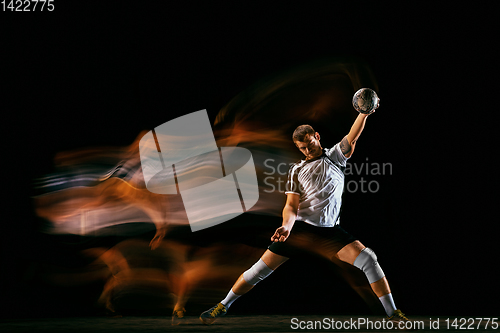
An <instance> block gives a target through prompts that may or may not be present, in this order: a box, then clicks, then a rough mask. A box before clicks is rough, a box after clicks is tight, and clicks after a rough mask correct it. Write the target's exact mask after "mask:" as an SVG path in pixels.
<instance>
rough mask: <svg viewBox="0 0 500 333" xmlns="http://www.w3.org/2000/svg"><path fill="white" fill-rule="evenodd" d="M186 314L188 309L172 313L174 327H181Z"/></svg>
mask: <svg viewBox="0 0 500 333" xmlns="http://www.w3.org/2000/svg"><path fill="white" fill-rule="evenodd" d="M185 313H186V309H184V308H181V309H177V310H174V312H172V325H179V324H180V323H181V322H183V321H184V319H185V318H184V314H185Z"/></svg>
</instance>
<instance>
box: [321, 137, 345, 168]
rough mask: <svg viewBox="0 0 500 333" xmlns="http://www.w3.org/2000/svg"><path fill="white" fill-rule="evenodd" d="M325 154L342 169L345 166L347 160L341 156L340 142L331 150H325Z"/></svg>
mask: <svg viewBox="0 0 500 333" xmlns="http://www.w3.org/2000/svg"><path fill="white" fill-rule="evenodd" d="M325 153H326V155H328V157H329V158H330V159H331V160H332V161H334V162H335V163H338V164H339V165H341V166H344V167H345V166H346V162H347V160H348V159H349V158H348V157H345V155H344V154H342V151H341V150H340V142H339V143H337V144H336V145H335V146H333V147H332V148H330V149H327V150H326V152H325Z"/></svg>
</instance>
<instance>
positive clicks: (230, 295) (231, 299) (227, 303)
mask: <svg viewBox="0 0 500 333" xmlns="http://www.w3.org/2000/svg"><path fill="white" fill-rule="evenodd" d="M240 296H241V295H236V294H235V293H233V289H231V290H229V293H228V294H227V296H226V298H224V299H223V300H222V301H221V303H222V305H224V306H225V307H226V309H228V308H229V307H230V306H231V304H233V302H234V301H236V300H237V299H238V297H240Z"/></svg>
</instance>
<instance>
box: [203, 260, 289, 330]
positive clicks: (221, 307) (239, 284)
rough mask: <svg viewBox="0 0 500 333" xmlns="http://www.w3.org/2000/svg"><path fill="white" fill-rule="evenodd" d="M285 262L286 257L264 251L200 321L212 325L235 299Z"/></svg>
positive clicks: (204, 313)
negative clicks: (224, 296)
mask: <svg viewBox="0 0 500 333" xmlns="http://www.w3.org/2000/svg"><path fill="white" fill-rule="evenodd" d="M287 260H288V258H287V257H284V256H280V255H278V254H276V253H274V252H271V251H269V250H266V252H264V254H263V255H262V257H260V259H259V261H257V262H256V263H255V264H254V265H253V266H252V267H250V268H249V269H248V270H246V271H245V272H243V274H241V275H240V277H239V278H238V280H236V282H235V283H234V285H233V287H232V288H231V290H229V293H228V294H227V296H226V298H224V299H223V300H222V301H221V302H220V303H219V304H217V305H216V306H214V307H213V308H211V309H210V310H208V311H205V312H203V313H202V314H201V316H200V319H201V321H202V322H203V323H204V324H207V325H210V324H212V323H213V322H214V321H215V319H216V318H217V317H218V316H220V315H224V314H226V312H227V309H228V308H229V307H230V306H231V304H233V302H234V301H235V300H236V299H238V298H239V297H240V296H242V295H244V294H246V293H247V292H249V291H250V290H251V289H252V288H253V287H254V286H255V285H256V284H257V283H259V282H260V281H262V280H263V279H265V278H266V277H267V276H269V275H270V274H271V273H272V272H273V271H274V270H276V268H278V267H279V266H280V265H281V264H282V263H284V262H285V261H287Z"/></svg>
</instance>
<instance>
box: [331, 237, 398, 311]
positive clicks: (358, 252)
mask: <svg viewBox="0 0 500 333" xmlns="http://www.w3.org/2000/svg"><path fill="white" fill-rule="evenodd" d="M337 257H338V258H339V259H340V260H342V261H344V262H347V263H349V264H351V265H353V266H355V267H357V268H359V269H361V270H362V271H363V272H364V273H365V274H366V277H367V278H368V282H370V286H371V288H372V290H373V292H374V293H375V295H377V297H378V298H379V300H380V302H381V303H382V305H383V306H384V309H385V312H386V313H387V315H388V316H389V317H391V316H392V315H393V314H394V312H395V311H396V310H397V308H396V305H395V304H394V300H393V298H392V294H391V289H390V287H389V283H388V282H387V278H386V277H385V274H384V272H383V271H382V268H380V265H379V264H378V262H377V256H376V255H375V253H374V252H373V251H372V250H371V249H369V248H367V247H365V246H364V245H363V244H362V243H361V242H360V241H354V242H352V243H350V244H347V245H346V246H344V247H343V248H342V249H341V250H340V251H339V252H338V253H337Z"/></svg>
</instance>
